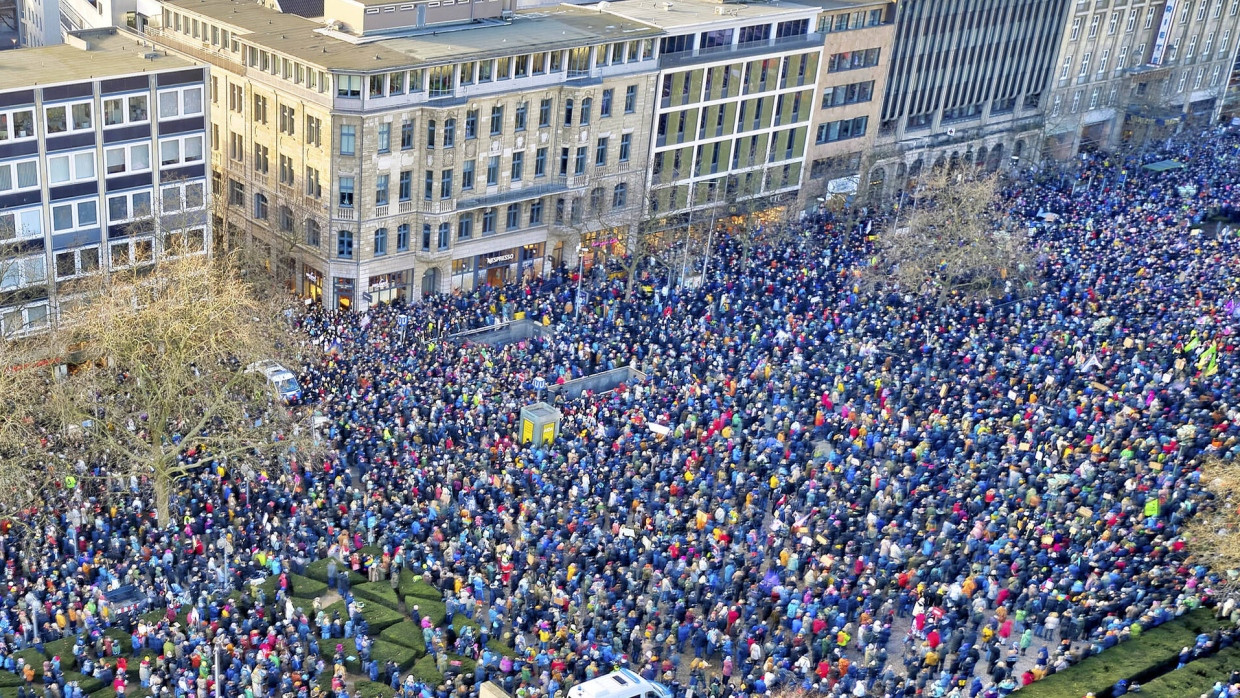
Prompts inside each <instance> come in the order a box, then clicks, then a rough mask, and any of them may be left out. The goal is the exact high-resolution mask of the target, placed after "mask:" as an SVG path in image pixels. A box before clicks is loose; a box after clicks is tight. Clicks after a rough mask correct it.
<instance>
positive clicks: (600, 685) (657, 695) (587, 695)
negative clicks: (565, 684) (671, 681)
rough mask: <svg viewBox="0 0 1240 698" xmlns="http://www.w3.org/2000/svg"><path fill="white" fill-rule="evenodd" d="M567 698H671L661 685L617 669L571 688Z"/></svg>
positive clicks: (625, 670) (670, 694)
mask: <svg viewBox="0 0 1240 698" xmlns="http://www.w3.org/2000/svg"><path fill="white" fill-rule="evenodd" d="M568 698H672V692H671V690H669V689H668V688H667V687H666V686H664V685H663V684H660V683H655V682H654V681H647V680H646V679H643V678H642V677H640V676H638V675H637V674H634V673H633V672H631V671H629V670H628V669H619V670H617V671H613V672H611V673H610V674H607V675H606V676H600V677H598V678H596V679H590V680H589V681H586V682H585V683H582V684H578V685H576V686H573V687H572V688H570V689H568Z"/></svg>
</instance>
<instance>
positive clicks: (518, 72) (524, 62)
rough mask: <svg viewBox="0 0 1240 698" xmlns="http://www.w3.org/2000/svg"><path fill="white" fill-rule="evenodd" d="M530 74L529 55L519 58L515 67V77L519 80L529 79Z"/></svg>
mask: <svg viewBox="0 0 1240 698" xmlns="http://www.w3.org/2000/svg"><path fill="white" fill-rule="evenodd" d="M529 74H530V57H529V55H528V54H526V55H523V56H517V59H516V61H515V62H514V65H513V75H514V76H515V77H518V78H524V77H528V76H529Z"/></svg>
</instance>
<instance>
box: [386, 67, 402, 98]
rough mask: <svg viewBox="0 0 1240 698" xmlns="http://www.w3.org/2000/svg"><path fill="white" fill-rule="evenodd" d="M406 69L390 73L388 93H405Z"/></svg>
mask: <svg viewBox="0 0 1240 698" xmlns="http://www.w3.org/2000/svg"><path fill="white" fill-rule="evenodd" d="M405 75H406V73H405V71H403V70H402V71H400V72H396V73H388V94H389V95H403V94H405Z"/></svg>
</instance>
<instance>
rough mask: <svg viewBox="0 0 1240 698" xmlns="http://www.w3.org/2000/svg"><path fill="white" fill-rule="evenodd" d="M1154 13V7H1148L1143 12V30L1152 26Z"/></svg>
mask: <svg viewBox="0 0 1240 698" xmlns="http://www.w3.org/2000/svg"><path fill="white" fill-rule="evenodd" d="M1154 12H1155V6H1154V5H1150V8H1149V9H1148V10H1146V12H1145V28H1146V29H1149V28H1150V27H1152V26H1154Z"/></svg>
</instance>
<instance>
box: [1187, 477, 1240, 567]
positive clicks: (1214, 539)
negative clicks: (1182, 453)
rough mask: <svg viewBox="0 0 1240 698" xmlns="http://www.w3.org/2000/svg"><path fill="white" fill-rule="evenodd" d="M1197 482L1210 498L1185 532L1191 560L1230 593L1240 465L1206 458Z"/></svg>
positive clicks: (1239, 520)
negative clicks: (1217, 580)
mask: <svg viewBox="0 0 1240 698" xmlns="http://www.w3.org/2000/svg"><path fill="white" fill-rule="evenodd" d="M1201 482H1202V483H1204V484H1205V485H1206V487H1207V489H1208V490H1209V492H1210V493H1211V494H1212V495H1213V500H1212V501H1209V502H1206V503H1205V504H1204V505H1203V506H1202V507H1201V509H1199V510H1198V511H1197V513H1196V514H1195V515H1194V517H1193V519H1192V521H1191V522H1190V523H1189V525H1188V529H1187V531H1186V532H1185V536H1184V537H1185V539H1186V541H1187V542H1188V546H1189V551H1190V552H1191V554H1192V556H1193V558H1194V559H1196V560H1197V561H1199V562H1200V563H1202V564H1204V565H1205V566H1206V567H1209V568H1210V570H1211V571H1213V572H1215V573H1217V574H1218V575H1219V576H1220V577H1222V578H1223V579H1224V580H1225V583H1226V584H1227V585H1228V586H1229V587H1230V588H1231V589H1232V590H1233V591H1235V590H1237V589H1240V463H1237V462H1236V461H1231V460H1223V459H1221V458H1210V459H1208V460H1206V462H1205V463H1204V464H1203V465H1202V468H1201Z"/></svg>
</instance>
